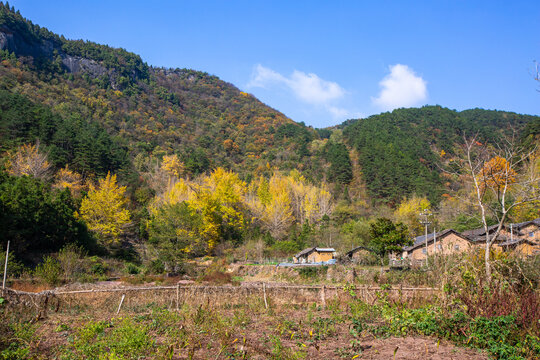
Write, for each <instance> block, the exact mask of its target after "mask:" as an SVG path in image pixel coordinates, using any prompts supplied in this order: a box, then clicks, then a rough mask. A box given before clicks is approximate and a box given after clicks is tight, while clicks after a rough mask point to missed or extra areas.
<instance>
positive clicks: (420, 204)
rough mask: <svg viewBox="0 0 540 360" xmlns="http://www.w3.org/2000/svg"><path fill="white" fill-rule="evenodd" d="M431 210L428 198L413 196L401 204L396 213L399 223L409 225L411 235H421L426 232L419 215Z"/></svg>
mask: <svg viewBox="0 0 540 360" xmlns="http://www.w3.org/2000/svg"><path fill="white" fill-rule="evenodd" d="M430 208H431V204H430V202H429V200H428V199H427V197H425V196H423V197H419V196H416V195H413V196H412V197H410V198H408V199H407V198H404V199H403V201H402V202H401V204H400V205H399V206H398V208H397V209H396V211H395V212H394V216H395V217H396V219H397V221H400V222H402V223H404V224H405V225H407V228H408V229H409V231H410V232H411V235H417V234H421V233H422V232H423V230H424V225H422V224H421V223H420V218H419V217H418V214H419V213H421V212H422V211H423V210H427V209H430Z"/></svg>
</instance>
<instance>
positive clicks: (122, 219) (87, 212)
mask: <svg viewBox="0 0 540 360" xmlns="http://www.w3.org/2000/svg"><path fill="white" fill-rule="evenodd" d="M125 192H126V187H125V186H120V185H118V183H117V182H116V175H111V173H108V174H107V176H106V177H105V178H104V179H99V181H98V185H97V186H95V185H93V184H90V189H89V190H88V194H87V195H86V196H85V197H84V198H83V199H82V202H81V207H80V209H79V212H78V213H77V216H78V217H79V218H81V219H82V220H84V222H86V225H87V226H88V229H90V230H91V231H92V232H94V233H96V234H97V236H98V238H99V239H100V240H101V241H102V243H103V245H105V246H107V247H115V246H117V245H119V244H120V237H121V235H122V234H123V233H124V232H125V230H126V228H127V226H128V225H129V224H130V222H131V215H130V212H129V210H128V209H127V208H126V205H127V198H126V197H125Z"/></svg>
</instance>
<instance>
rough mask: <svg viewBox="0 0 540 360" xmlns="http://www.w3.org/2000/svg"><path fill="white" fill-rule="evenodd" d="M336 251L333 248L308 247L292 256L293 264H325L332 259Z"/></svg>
mask: <svg viewBox="0 0 540 360" xmlns="http://www.w3.org/2000/svg"><path fill="white" fill-rule="evenodd" d="M335 253H336V250H335V249H333V248H320V247H310V248H307V249H304V250H302V251H300V252H299V253H298V254H296V255H294V257H293V261H294V263H295V264H312V263H321V262H327V261H330V260H332V259H333V258H334V254H335Z"/></svg>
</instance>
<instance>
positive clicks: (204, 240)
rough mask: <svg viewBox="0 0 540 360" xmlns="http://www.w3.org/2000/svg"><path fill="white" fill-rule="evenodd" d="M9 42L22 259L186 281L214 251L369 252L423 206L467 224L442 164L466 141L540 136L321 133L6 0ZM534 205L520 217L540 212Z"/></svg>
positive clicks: (469, 215)
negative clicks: (76, 249) (387, 227)
mask: <svg viewBox="0 0 540 360" xmlns="http://www.w3.org/2000/svg"><path fill="white" fill-rule="evenodd" d="M0 35H1V36H0V156H1V169H0V208H1V209H2V212H1V215H0V223H1V224H2V228H3V229H4V230H3V231H2V234H1V235H0V241H1V243H2V245H3V246H5V244H6V243H7V241H8V240H13V241H15V240H16V242H17V245H16V246H14V251H15V256H16V257H19V258H20V259H21V260H22V261H23V262H25V263H28V264H36V263H38V262H39V261H41V256H42V255H43V254H48V253H54V252H56V251H58V250H59V249H61V248H63V247H65V246H66V245H70V244H75V245H77V246H82V247H84V248H85V249H87V250H88V251H90V252H91V253H93V254H101V255H103V254H108V256H114V257H118V258H125V259H129V260H130V261H135V262H139V263H145V264H153V265H152V266H153V269H157V270H156V271H177V272H179V271H181V267H179V264H180V263H181V262H182V259H184V258H186V257H195V256H202V255H205V254H213V255H227V256H229V255H230V256H233V257H234V256H236V257H238V256H243V257H245V258H248V257H250V258H255V257H258V258H262V257H287V256H290V255H291V254H293V253H294V252H295V251H298V250H301V249H302V248H303V247H304V246H308V245H318V244H321V245H328V246H335V247H337V248H338V249H340V250H342V249H347V248H350V247H351V246H352V245H357V244H359V243H366V242H369V241H370V238H369V236H370V235H369V226H370V225H369V224H371V223H373V221H374V219H375V218H390V219H391V220H392V221H394V222H396V223H403V224H405V225H406V226H407V227H408V231H409V233H410V235H414V234H416V233H417V232H418V231H419V225H418V220H417V219H415V214H417V213H418V211H419V210H421V209H425V208H431V209H433V211H436V210H437V211H438V214H439V215H438V219H437V220H436V223H437V226H454V227H457V228H460V229H463V228H470V227H474V226H476V225H477V224H478V223H477V222H475V219H474V215H473V212H474V211H473V209H470V208H464V209H461V210H462V213H461V214H459V216H457V215H456V214H455V213H453V212H451V211H449V210H448V209H451V208H453V207H455V204H454V203H452V201H453V200H452V198H451V196H450V195H448V193H449V192H451V189H450V187H454V188H459V181H456V179H448V178H447V177H446V176H445V174H444V173H443V172H442V171H441V167H442V165H443V164H444V163H445V162H446V159H447V158H451V157H454V156H459V144H460V143H461V142H462V140H463V135H464V134H465V135H471V134H479V136H480V139H482V142H485V143H496V142H497V141H498V137H499V136H502V135H506V136H508V135H509V134H511V133H512V132H513V131H515V132H516V134H517V136H519V138H520V141H521V142H522V143H523V144H525V145H527V146H531V145H532V144H535V143H537V142H538V135H539V133H540V125H539V124H540V118H539V117H534V116H527V115H519V114H515V113H509V112H503V111H487V110H482V109H473V110H467V111H462V112H457V111H454V110H450V109H447V108H443V107H440V106H426V107H423V108H413V109H399V110H395V111H393V112H388V113H383V114H380V115H374V116H370V117H368V118H366V119H354V120H349V121H346V122H345V123H343V124H342V125H340V126H337V127H333V128H327V129H313V128H312V127H309V126H306V125H305V124H303V123H296V122H294V121H293V120H291V119H289V118H287V117H286V116H285V115H283V114H282V113H280V112H278V111H276V110H274V109H272V108H270V107H268V106H266V105H265V104H263V103H261V102H260V101H259V100H257V99H256V98H255V97H254V96H253V95H251V94H248V93H246V92H243V91H241V90H239V89H238V88H236V87H235V86H234V85H232V84H229V83H226V82H224V81H222V80H220V79H219V78H218V77H216V76H213V75H210V74H207V73H205V72H201V71H196V70H191V69H166V68H156V67H152V66H149V65H148V64H146V63H145V62H144V61H143V60H142V59H141V57H140V56H138V55H136V54H133V53H131V52H129V51H127V50H125V49H117V48H112V47H109V46H107V45H100V44H96V43H93V42H89V41H82V40H68V39H65V38H64V37H63V36H61V35H56V34H54V33H52V32H50V31H48V30H47V29H45V28H42V27H40V26H38V25H35V24H33V23H32V22H31V21H29V20H27V19H25V18H23V16H22V15H21V14H20V13H19V12H18V11H16V10H15V9H14V8H12V7H10V6H9V5H7V4H3V3H0ZM456 184H458V185H456ZM526 210H527V211H525V210H520V211H521V212H515V213H513V214H512V216H513V218H512V220H515V221H521V220H528V219H529V218H531V217H535V216H536V217H538V216H540V214H538V211H537V210H534V209H533V210H532V211H531V210H530V209H526ZM141 248H145V249H146V248H149V249H151V251H145V252H144V256H143V253H142V252H140V249H141ZM148 266H150V265H148Z"/></svg>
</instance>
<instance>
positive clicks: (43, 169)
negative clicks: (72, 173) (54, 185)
mask: <svg viewBox="0 0 540 360" xmlns="http://www.w3.org/2000/svg"><path fill="white" fill-rule="evenodd" d="M7 160H8V161H7V171H8V173H10V174H11V175H14V176H23V175H27V176H33V177H35V178H40V179H44V178H48V177H49V175H50V171H51V164H50V163H49V162H48V161H47V155H46V154H44V153H42V152H41V151H40V150H39V142H37V143H36V144H35V145H30V144H25V145H22V146H20V147H19V148H18V149H17V151H16V152H14V153H13V152H11V153H8V154H7Z"/></svg>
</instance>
